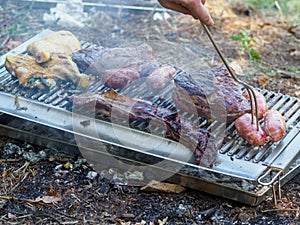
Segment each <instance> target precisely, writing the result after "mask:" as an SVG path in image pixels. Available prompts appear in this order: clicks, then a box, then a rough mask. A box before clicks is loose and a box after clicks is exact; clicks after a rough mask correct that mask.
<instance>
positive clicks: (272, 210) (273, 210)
mask: <svg viewBox="0 0 300 225" xmlns="http://www.w3.org/2000/svg"><path fill="white" fill-rule="evenodd" d="M278 211H295V212H297V211H299V209H266V210H261V212H263V213H265V212H278Z"/></svg>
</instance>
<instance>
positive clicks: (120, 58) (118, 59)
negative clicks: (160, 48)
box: [72, 44, 153, 76]
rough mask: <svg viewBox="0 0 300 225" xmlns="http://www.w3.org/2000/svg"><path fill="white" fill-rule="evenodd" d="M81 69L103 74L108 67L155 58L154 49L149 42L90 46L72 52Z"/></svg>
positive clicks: (126, 65)
mask: <svg viewBox="0 0 300 225" xmlns="http://www.w3.org/2000/svg"><path fill="white" fill-rule="evenodd" d="M72 59H73V61H74V62H75V63H76V64H77V66H78V68H79V71H80V72H82V73H86V74H92V75H95V76H102V73H103V72H104V71H105V70H108V69H120V68H128V67H135V66H137V65H141V64H143V63H144V62H148V61H150V60H152V59H153V50H152V48H151V47H150V46H149V45H147V44H142V45H139V46H137V47H124V48H121V47H120V48H101V47H98V48H88V49H82V50H79V51H77V52H74V53H72Z"/></svg>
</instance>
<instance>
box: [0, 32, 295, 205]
mask: <svg viewBox="0 0 300 225" xmlns="http://www.w3.org/2000/svg"><path fill="white" fill-rule="evenodd" d="M50 32H51V31H49V30H45V31H43V32H41V33H39V34H38V35H36V36H35V37H33V38H32V39H30V40H28V41H26V42H25V43H23V44H22V45H20V46H19V47H17V48H16V49H14V50H13V51H11V52H10V53H9V54H19V53H24V52H25V49H26V46H27V45H28V44H29V43H31V42H33V41H35V40H38V39H41V38H43V37H44V36H45V35H47V34H49V33H50ZM82 47H83V48H88V47H90V44H88V43H82ZM5 57H6V55H4V56H2V57H1V58H0V63H1V67H0V90H1V92H0V102H1V105H0V112H2V115H1V116H0V121H1V126H0V130H1V131H2V133H6V134H7V135H8V136H11V137H14V138H18V139H22V140H24V141H28V142H31V143H34V144H40V145H44V146H47V147H54V148H57V149H60V150H61V151H65V149H66V148H67V147H68V149H69V150H68V151H70V153H71V152H73V151H76V150H77V151H78V148H79V149H80V150H81V153H82V154H83V156H84V157H86V158H87V159H91V161H92V163H93V164H94V166H95V168H96V169H102V168H104V167H110V166H117V164H119V163H120V162H122V163H123V164H124V162H126V163H125V164H126V165H132V164H135V165H139V166H140V168H141V170H143V172H144V176H145V181H146V180H147V179H148V180H150V179H161V177H164V176H165V177H166V178H167V179H168V180H169V181H171V182H174V183H178V184H181V185H184V186H187V187H190V188H193V189H197V190H201V191H205V192H208V193H211V194H214V195H218V196H222V197H225V198H229V199H233V200H236V201H240V202H243V203H247V204H250V205H257V204H259V203H260V202H261V201H263V200H264V199H265V198H266V197H267V196H268V195H269V194H271V193H273V196H274V199H275V201H276V196H277V194H276V190H278V194H279V195H280V187H281V185H283V184H284V183H286V182H287V181H289V180H290V179H292V178H293V177H294V176H295V175H297V174H298V173H299V172H300V158H299V153H300V151H299V150H300V147H299V146H300V145H299V143H300V135H299V133H300V105H299V103H298V99H297V98H293V97H290V96H286V95H283V94H280V93H274V92H271V91H268V90H260V91H261V92H262V93H263V94H264V96H265V97H266V99H267V104H268V108H269V109H276V110H279V111H280V112H281V113H282V114H283V116H284V118H285V119H286V123H287V128H288V131H287V134H286V136H285V138H284V139H283V140H282V141H280V142H279V143H269V144H266V145H264V146H262V147H260V148H258V147H253V146H250V145H248V144H247V143H246V142H245V141H243V140H242V139H241V138H240V137H239V136H238V135H237V133H236V130H235V128H234V124H230V125H229V126H227V128H226V138H225V140H224V141H223V142H222V145H220V149H219V154H218V157H217V164H216V165H215V166H214V167H213V168H204V167H201V166H198V165H195V164H194V163H192V161H191V160H188V159H189V158H190V157H191V151H190V150H189V149H187V148H186V147H184V146H183V145H181V144H180V143H177V142H174V141H171V140H168V139H165V138H163V137H161V136H160V135H155V134H159V133H161V132H162V131H160V130H159V128H157V129H155V127H154V128H153V129H151V130H154V131H155V134H149V133H146V132H143V131H140V130H136V129H131V128H127V127H123V126H119V125H116V124H112V123H108V122H105V121H102V120H97V119H93V118H90V117H87V116H83V115H79V114H76V113H73V112H72V110H71V108H72V103H71V101H70V98H71V96H72V95H74V93H77V90H74V87H73V86H72V84H71V83H66V84H65V85H64V86H63V88H62V87H56V88H53V89H51V90H50V91H49V92H44V91H41V90H35V89H27V88H23V87H21V86H20V85H19V83H18V80H16V79H14V78H12V76H11V75H10V74H9V73H8V72H7V71H6V69H5V67H4V61H5ZM178 73H180V71H178ZM170 88H172V86H171V85H169V86H167V87H166V88H164V90H163V92H162V93H160V95H159V96H164V98H163V99H161V98H160V97H159V96H157V94H156V95H154V94H153V93H151V92H149V91H148V90H147V89H146V88H145V86H143V85H142V84H139V83H137V84H136V85H135V86H134V87H130V89H127V90H126V89H125V90H122V94H124V95H128V96H130V97H135V98H145V96H146V98H147V100H149V101H151V102H152V103H153V104H155V105H158V106H161V107H165V108H168V107H173V105H172V101H171V100H170V99H171V96H170V94H168V93H171V91H170ZM103 90H105V86H103V85H102V84H101V83H100V82H95V83H93V84H92V85H91V86H90V88H89V91H103ZM147 96H151V98H150V97H147ZM153 96H154V97H153ZM16 103H17V105H18V106H19V107H16ZM24 109H26V110H24ZM11 118H14V119H15V120H17V121H23V122H17V123H14V124H11V123H10V122H9V121H10V120H11ZM189 118H190V119H191V120H196V119H197V118H196V117H195V116H193V115H190V117H189ZM24 121H25V122H24ZM24 123H26V126H30V124H31V125H32V124H36V125H38V126H40V127H41V128H40V129H42V130H44V132H42V133H41V132H40V129H39V132H36V133H35V131H34V130H26V126H23V127H20V124H24ZM85 123H88V124H89V126H85V125H84V124H85ZM201 125H203V126H206V127H207V128H208V129H211V130H213V134H214V135H218V131H219V130H220V129H219V127H222V126H223V125H224V124H219V123H218V122H212V123H208V121H205V120H203V121H202V123H201V124H200V126H201ZM137 126H141V127H142V126H143V124H136V125H135V127H137ZM53 131H55V132H53ZM62 137H63V138H62ZM149 146H154V147H152V148H151V149H149ZM111 156H113V157H111ZM93 159H94V160H93ZM97 159H101V164H99V162H98V161H97ZM103 159H107V160H103ZM103 162H104V163H103ZM145 165H147V168H150V169H145Z"/></svg>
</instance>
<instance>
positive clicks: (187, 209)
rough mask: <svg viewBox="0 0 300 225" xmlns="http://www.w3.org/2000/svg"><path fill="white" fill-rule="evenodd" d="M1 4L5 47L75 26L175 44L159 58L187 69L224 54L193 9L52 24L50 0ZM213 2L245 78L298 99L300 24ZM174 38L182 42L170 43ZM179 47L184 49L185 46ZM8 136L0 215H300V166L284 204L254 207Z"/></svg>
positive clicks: (292, 218) (22, 219)
mask: <svg viewBox="0 0 300 225" xmlns="http://www.w3.org/2000/svg"><path fill="white" fill-rule="evenodd" d="M0 2H1V1H0ZM1 5H2V8H0V29H1V34H0V55H3V54H5V53H6V52H8V51H9V50H11V49H13V48H15V47H16V46H18V45H19V44H20V43H22V42H24V41H26V40H28V39H29V38H31V37H32V36H34V35H36V34H37V33H39V32H41V31H42V30H43V29H51V30H61V29H67V30H70V31H72V32H73V33H74V34H75V35H76V36H77V37H78V39H80V40H82V41H85V42H90V43H94V44H96V45H99V44H101V45H103V46H114V45H117V44H120V43H128V42H135V41H144V40H148V41H151V42H153V43H155V42H158V43H167V44H166V46H164V48H162V49H168V51H169V52H168V54H163V53H164V52H163V53H162V54H161V55H160V57H163V58H164V60H166V61H168V60H170V61H171V62H172V63H176V65H180V66H182V67H184V69H185V68H187V69H189V66H191V67H192V66H193V67H194V66H195V67H196V68H198V67H199V64H201V63H206V64H208V65H209V66H215V65H218V64H219V63H220V60H218V57H217V56H216V53H215V52H214V49H213V47H212V46H211V44H210V43H209V42H208V39H207V37H206V36H205V34H204V33H203V30H202V29H201V26H200V24H199V22H198V21H195V20H193V19H192V18H191V17H189V16H183V15H178V14H175V15H173V14H170V15H169V16H170V18H169V19H167V20H162V21H160V20H153V16H154V13H153V12H149V11H146V12H144V11H142V12H134V13H132V11H126V10H125V11H124V10H123V11H120V10H119V11H115V10H109V11H105V12H104V11H102V10H95V9H90V10H89V11H88V12H89V19H88V22H86V26H85V27H81V28H78V27H70V26H62V25H58V21H57V23H56V24H49V23H45V22H44V21H43V14H44V13H49V9H47V8H45V6H44V5H43V7H42V8H37V7H35V5H30V6H26V7H25V6H24V5H16V4H15V1H6V4H1ZM208 8H209V9H210V11H211V12H212V16H213V17H214V18H215V26H214V27H213V28H212V29H211V31H212V33H213V36H214V37H215V39H216V40H217V42H218V44H219V45H220V46H221V48H222V50H223V52H224V54H225V55H226V57H227V58H228V59H229V61H230V62H231V63H232V66H233V68H234V69H235V70H236V71H237V72H239V74H240V77H241V78H242V79H244V80H246V81H247V82H248V83H250V84H251V85H253V86H255V87H257V88H263V89H267V90H271V91H274V92H281V93H283V94H287V95H290V96H293V97H296V98H299V96H300V81H299V78H300V63H299V62H300V47H299V46H300V45H299V43H300V27H299V25H298V26H295V25H293V24H292V23H290V22H289V21H288V20H287V19H286V18H285V17H281V16H280V15H279V14H278V13H276V12H275V11H276V10H259V9H257V8H255V7H253V6H249V5H246V4H242V3H238V2H237V1H236V2H234V3H233V4H231V5H230V4H228V2H227V1H219V0H214V1H213V0H212V1H210V4H209V5H208ZM132 24H134V25H135V26H133V25H132ZM242 29H247V30H249V31H250V32H251V34H250V36H249V37H248V39H247V40H250V39H252V38H257V39H258V40H259V41H258V42H257V43H254V42H253V43H252V44H253V46H252V47H251V48H252V49H253V50H255V51H257V53H258V54H259V55H260V57H261V60H260V61H255V60H250V59H249V57H248V55H247V52H245V51H242V50H241V49H240V46H241V42H238V41H234V40H232V39H231V38H230V37H231V35H233V34H239V32H240V30H242ZM174 43H178V46H181V47H180V48H179V50H178V49H177V50H174V49H170V46H173V44H174ZM181 49H184V53H182V52H178V51H181ZM173 51H175V54H176V56H175V57H174V54H173V55H172V53H173ZM181 53H182V55H181ZM188 54H190V55H189V56H187V55H188ZM197 60H199V61H197ZM187 62H190V65H187ZM199 62H200V63H199ZM200 66H201V65H200ZM0 135H1V136H0V171H1V174H0V179H1V184H0V224H160V225H163V224H291V225H292V224H299V213H300V183H299V180H300V179H299V178H300V176H299V175H298V176H296V177H295V178H294V179H293V180H291V181H290V182H288V183H287V184H286V185H284V186H283V190H282V200H280V201H279V202H278V205H274V203H273V200H272V198H267V199H266V200H265V201H264V202H262V203H261V204H260V205H259V206H256V207H250V206H247V205H244V204H242V203H237V202H234V201H230V200H226V199H222V198H219V197H216V196H212V195H209V194H206V193H202V192H199V191H195V190H191V189H187V190H185V191H184V192H182V193H179V194H170V193H153V192H150V193H148V192H144V191H142V190H140V187H135V186H129V185H122V184H119V183H118V182H116V181H115V180H114V179H107V178H104V177H103V176H101V174H99V173H97V174H95V173H94V170H93V168H92V167H91V166H90V165H89V164H88V163H87V162H86V161H85V160H84V158H82V157H81V156H80V155H79V156H75V157H70V156H68V155H60V156H58V155H57V153H55V152H53V150H51V149H47V148H43V147H39V146H34V145H31V144H29V143H24V142H22V141H18V140H14V139H10V138H8V137H6V136H5V134H0Z"/></svg>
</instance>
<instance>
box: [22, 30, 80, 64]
mask: <svg viewBox="0 0 300 225" xmlns="http://www.w3.org/2000/svg"><path fill="white" fill-rule="evenodd" d="M80 49H81V45H80V42H79V40H78V39H77V38H76V37H75V36H74V35H73V34H72V33H71V32H69V31H65V30H61V31H57V32H53V33H51V34H49V35H47V36H46V37H45V38H43V39H42V40H38V41H35V42H33V43H31V44H29V45H28V46H27V52H28V53H29V54H31V55H33V56H35V58H36V61H37V63H43V62H47V61H48V60H50V59H51V56H52V55H53V54H64V55H67V56H71V54H72V52H75V51H78V50H80Z"/></svg>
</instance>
